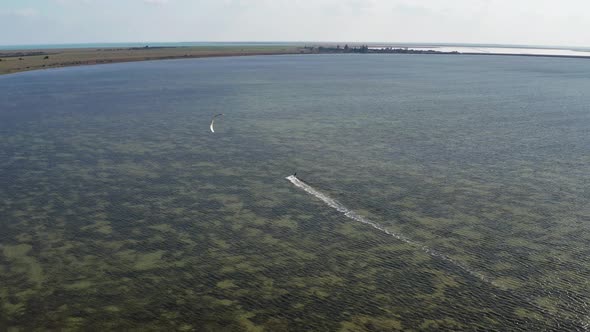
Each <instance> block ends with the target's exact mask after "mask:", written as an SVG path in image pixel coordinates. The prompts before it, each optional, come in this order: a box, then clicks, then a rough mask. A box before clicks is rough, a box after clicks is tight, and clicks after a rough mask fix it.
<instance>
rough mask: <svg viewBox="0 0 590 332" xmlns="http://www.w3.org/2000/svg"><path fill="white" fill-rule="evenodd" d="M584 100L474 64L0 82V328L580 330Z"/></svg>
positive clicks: (173, 64)
mask: <svg viewBox="0 0 590 332" xmlns="http://www.w3.org/2000/svg"><path fill="white" fill-rule="evenodd" d="M589 91H590V61H589V60H586V59H575V58H543V57H505V56H494V55H490V56H485V57H483V56H477V55H420V54H323V55H322V54H320V55H277V56H249V57H231V58H204V59H183V60H162V61H147V62H135V63H117V64H109V65H96V66H85V67H69V68H58V69H48V70H42V71H31V72H23V73H16V74H10V75H3V76H0V280H1V281H2V282H0V330H10V329H20V330H26V331H30V330H80V331H84V330H166V331H172V330H176V331H221V330H223V331H256V330H263V329H264V330H267V331H367V330H371V331H395V330H414V331H415V330H420V331H429V330H430V331H440V330H469V331H586V330H587V329H588V325H589V324H590V316H589V314H590V312H589V310H590V308H589V304H590V284H588V278H589V277H590V248H588V243H589V241H590V189H589V188H590V173H589V172H588V165H590V154H589V153H588V152H589V151H590V109H589V108H588V105H590V93H589ZM220 113H223V115H222V116H218V117H216V118H215V123H214V129H215V132H212V131H211V129H210V125H211V120H212V117H213V116H214V115H216V114H220ZM295 173H296V174H295Z"/></svg>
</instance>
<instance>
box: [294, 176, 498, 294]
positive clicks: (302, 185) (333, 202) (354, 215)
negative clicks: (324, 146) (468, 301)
mask: <svg viewBox="0 0 590 332" xmlns="http://www.w3.org/2000/svg"><path fill="white" fill-rule="evenodd" d="M286 179H287V180H289V181H290V182H291V183H293V184H294V185H295V186H296V187H297V188H299V189H303V190H304V191H305V192H307V193H308V194H310V195H312V196H315V197H316V198H318V199H320V200H321V201H322V202H324V203H326V205H328V206H329V207H331V208H333V209H335V210H336V211H338V212H341V213H343V214H344V215H345V216H347V217H348V218H350V219H352V220H355V221H358V222H361V223H363V224H365V225H369V226H371V227H373V228H374V229H377V230H379V231H381V232H383V233H385V234H387V235H391V236H393V237H394V238H396V239H398V240H400V241H403V242H405V243H407V244H409V245H412V246H414V247H416V248H419V249H420V250H422V251H424V252H425V253H427V254H429V255H431V256H433V257H438V258H440V259H442V260H444V261H446V262H449V263H451V264H453V265H455V266H456V267H458V268H460V269H461V270H463V271H465V272H467V273H469V274H470V275H472V276H474V277H476V278H478V279H480V280H481V281H484V282H486V283H489V284H491V285H493V286H496V287H499V286H498V285H496V284H495V283H494V281H493V280H491V279H490V278H488V277H486V276H485V275H483V274H481V273H479V272H476V271H473V270H471V269H470V268H468V267H467V266H465V265H464V264H462V263H460V262H457V261H456V260H454V259H452V258H450V257H448V256H446V255H443V254H441V253H439V252H437V251H435V250H433V249H430V248H428V247H427V246H425V245H423V244H420V243H418V242H416V241H413V240H410V239H409V238H407V237H405V236H403V235H401V234H397V233H394V232H392V231H390V230H388V229H387V228H385V227H383V226H382V225H379V224H378V223H376V222H374V221H371V220H369V219H367V218H365V217H363V216H361V215H359V214H357V213H356V212H354V211H352V210H350V209H348V208H347V207H346V206H344V205H343V204H342V203H340V202H338V201H337V200H335V199H333V198H331V197H330V196H328V195H326V194H324V193H322V192H320V191H319V190H317V189H315V188H314V187H312V186H310V185H308V184H307V183H305V182H303V181H301V180H299V179H298V178H297V177H296V176H294V175H290V176H288V177H286ZM499 288H501V287H499Z"/></svg>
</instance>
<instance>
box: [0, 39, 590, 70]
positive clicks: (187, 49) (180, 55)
mask: <svg viewBox="0 0 590 332" xmlns="http://www.w3.org/2000/svg"><path fill="white" fill-rule="evenodd" d="M436 49H437V47H433V48H428V47H416V48H391V47H389V48H385V47H383V48H371V47H367V46H362V45H358V44H357V45H355V46H353V47H351V48H350V49H344V48H340V46H338V48H337V47H336V46H335V45H330V46H296V45H223V46H144V47H116V48H113V47H110V48H108V47H107V48H66V49H22V50H2V49H0V75H4V74H13V73H19V72H24V71H33V70H41V69H50V68H62V67H73V66H87V65H98V64H109V63H123V62H137V61H155V60H173V59H195V58H211V57H232V56H254V55H285V54H352V53H363V54H425V55H488V56H489V55H496V56H522V57H546V58H567V59H590V53H589V55H588V56H585V55H568V54H524V53H509V52H508V53H486V52H458V51H452V52H449V51H437V50H436Z"/></svg>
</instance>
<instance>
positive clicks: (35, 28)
mask: <svg viewBox="0 0 590 332" xmlns="http://www.w3.org/2000/svg"><path fill="white" fill-rule="evenodd" d="M589 31H590V0H559V1H557V0H0V44H2V45H7V44H46V43H82V42H131V41H140V42H148V41H366V42H371V41H384V42H448V43H453V42H456V43H500V44H533V45H571V46H590V33H589Z"/></svg>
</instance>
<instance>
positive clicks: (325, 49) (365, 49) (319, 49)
mask: <svg viewBox="0 0 590 332" xmlns="http://www.w3.org/2000/svg"><path fill="white" fill-rule="evenodd" d="M304 50H305V51H306V52H309V53H395V54H459V52H456V51H453V52H441V51H435V50H414V49H411V48H407V47H406V48H393V47H382V48H377V47H372V48H369V46H367V45H360V46H352V47H350V46H349V45H348V44H346V45H344V47H341V46H340V45H336V46H305V47H304Z"/></svg>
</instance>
